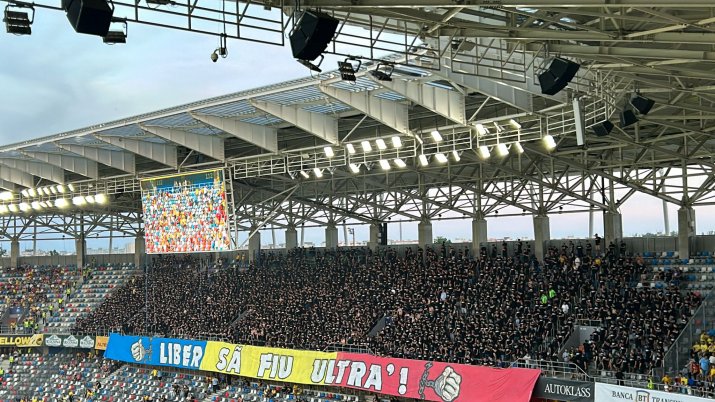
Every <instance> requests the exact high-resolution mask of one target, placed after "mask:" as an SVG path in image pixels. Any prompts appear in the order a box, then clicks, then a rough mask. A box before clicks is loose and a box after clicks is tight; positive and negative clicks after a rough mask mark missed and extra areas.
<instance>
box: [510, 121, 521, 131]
mask: <svg viewBox="0 0 715 402" xmlns="http://www.w3.org/2000/svg"><path fill="white" fill-rule="evenodd" d="M509 124H510V125H511V126H512V127H514V129H516V130H519V129H521V124H519V122H518V121H516V120H514V119H509Z"/></svg>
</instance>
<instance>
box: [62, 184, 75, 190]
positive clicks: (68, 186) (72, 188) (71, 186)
mask: <svg viewBox="0 0 715 402" xmlns="http://www.w3.org/2000/svg"><path fill="white" fill-rule="evenodd" d="M67 188H68V189H69V190H70V191H74V185H72V184H68V185H67ZM62 192H64V191H62Z"/></svg>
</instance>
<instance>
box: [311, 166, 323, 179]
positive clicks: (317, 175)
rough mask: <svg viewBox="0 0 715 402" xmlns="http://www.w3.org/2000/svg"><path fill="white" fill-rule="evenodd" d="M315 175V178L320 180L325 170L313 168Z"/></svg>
mask: <svg viewBox="0 0 715 402" xmlns="http://www.w3.org/2000/svg"><path fill="white" fill-rule="evenodd" d="M313 173H315V177H317V178H319V179H320V178H322V177H323V169H321V168H313Z"/></svg>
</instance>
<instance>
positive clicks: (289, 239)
mask: <svg viewBox="0 0 715 402" xmlns="http://www.w3.org/2000/svg"><path fill="white" fill-rule="evenodd" d="M296 247H298V231H297V230H296V229H295V226H288V228H287V229H286V250H293V249H294V248H296Z"/></svg>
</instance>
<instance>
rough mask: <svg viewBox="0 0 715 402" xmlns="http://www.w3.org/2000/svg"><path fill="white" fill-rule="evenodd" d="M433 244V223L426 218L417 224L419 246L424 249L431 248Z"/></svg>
mask: <svg viewBox="0 0 715 402" xmlns="http://www.w3.org/2000/svg"><path fill="white" fill-rule="evenodd" d="M433 243H434V240H433V238H432V221H430V220H429V219H426V218H425V219H423V220H422V222H420V223H419V224H417V244H419V246H420V247H423V248H424V247H425V246H431V245H432V244H433Z"/></svg>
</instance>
